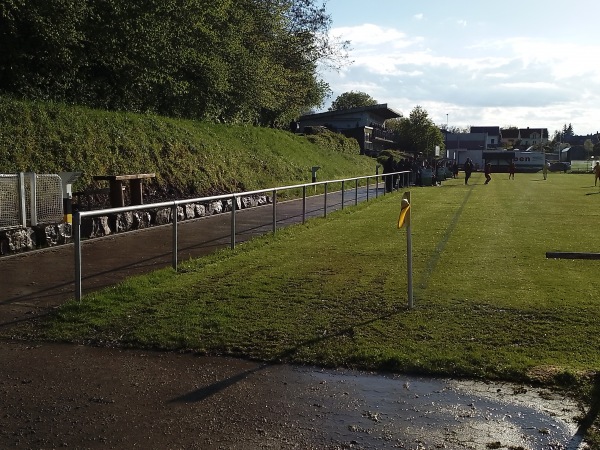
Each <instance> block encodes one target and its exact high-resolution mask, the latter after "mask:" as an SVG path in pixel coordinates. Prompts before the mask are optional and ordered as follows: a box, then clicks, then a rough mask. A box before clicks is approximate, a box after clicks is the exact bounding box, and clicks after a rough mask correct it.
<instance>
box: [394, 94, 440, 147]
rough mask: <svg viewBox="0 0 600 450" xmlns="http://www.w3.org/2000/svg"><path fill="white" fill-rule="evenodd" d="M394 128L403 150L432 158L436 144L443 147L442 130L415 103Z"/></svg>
mask: <svg viewBox="0 0 600 450" xmlns="http://www.w3.org/2000/svg"><path fill="white" fill-rule="evenodd" d="M386 125H387V122H386ZM396 128H397V132H398V134H399V142H400V146H401V148H402V150H404V151H407V152H410V153H414V154H419V153H422V154H423V155H424V156H425V157H426V158H432V157H433V156H434V152H435V147H436V146H437V145H439V146H440V147H441V148H443V145H444V136H443V134H442V132H441V131H440V129H439V128H438V127H437V126H436V125H435V124H434V123H433V121H432V120H431V119H430V118H429V114H428V113H427V111H426V110H425V109H423V108H422V107H421V106H418V105H417V106H416V107H415V108H414V109H413V110H412V111H411V112H410V114H409V116H408V117H403V118H401V119H400V120H399V123H398V125H397V126H396Z"/></svg>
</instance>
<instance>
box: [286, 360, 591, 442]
mask: <svg viewBox="0 0 600 450" xmlns="http://www.w3.org/2000/svg"><path fill="white" fill-rule="evenodd" d="M298 370H300V371H303V372H304V376H308V377H311V378H313V379H314V381H315V383H318V384H319V385H321V386H327V388H326V389H325V388H323V389H322V392H321V394H322V393H324V392H327V394H328V398H329V400H330V402H331V403H330V404H327V402H325V403H324V404H323V408H322V412H321V417H320V420H321V425H322V426H323V427H324V428H325V429H324V430H323V431H325V432H326V434H327V435H329V436H331V437H333V438H334V440H335V441H336V442H338V443H340V448H360V449H388V448H389V449H393V448H401V449H436V448H442V449H491V448H505V449H512V450H514V449H528V450H529V449H531V450H535V449H554V450H558V449H560V450H563V449H568V450H576V449H580V448H583V446H582V440H581V437H580V436H579V435H578V434H577V429H578V425H577V422H576V420H575V417H577V416H578V415H580V410H579V407H578V405H577V404H576V403H575V402H574V401H572V400H570V399H569V398H565V397H563V396H562V395H560V394H557V393H555V392H552V391H549V390H547V389H539V388H535V387H529V386H522V385H513V384H508V383H481V382H472V381H456V380H445V379H431V378H415V377H403V376H381V375H374V374H368V373H359V372H351V371H322V370H307V369H298Z"/></svg>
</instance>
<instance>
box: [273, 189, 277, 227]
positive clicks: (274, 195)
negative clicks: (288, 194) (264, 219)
mask: <svg viewBox="0 0 600 450" xmlns="http://www.w3.org/2000/svg"><path fill="white" fill-rule="evenodd" d="M276 231H277V189H273V234H274V233H275V232H276Z"/></svg>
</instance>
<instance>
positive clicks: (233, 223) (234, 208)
mask: <svg viewBox="0 0 600 450" xmlns="http://www.w3.org/2000/svg"><path fill="white" fill-rule="evenodd" d="M236 210H237V201H236V198H235V194H234V195H233V196H232V197H231V249H232V250H233V249H234V248H235V212H236Z"/></svg>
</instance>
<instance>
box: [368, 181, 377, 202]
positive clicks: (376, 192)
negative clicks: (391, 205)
mask: <svg viewBox="0 0 600 450" xmlns="http://www.w3.org/2000/svg"><path fill="white" fill-rule="evenodd" d="M375 195H377V191H375ZM367 201H369V179H368V178H367Z"/></svg>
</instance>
